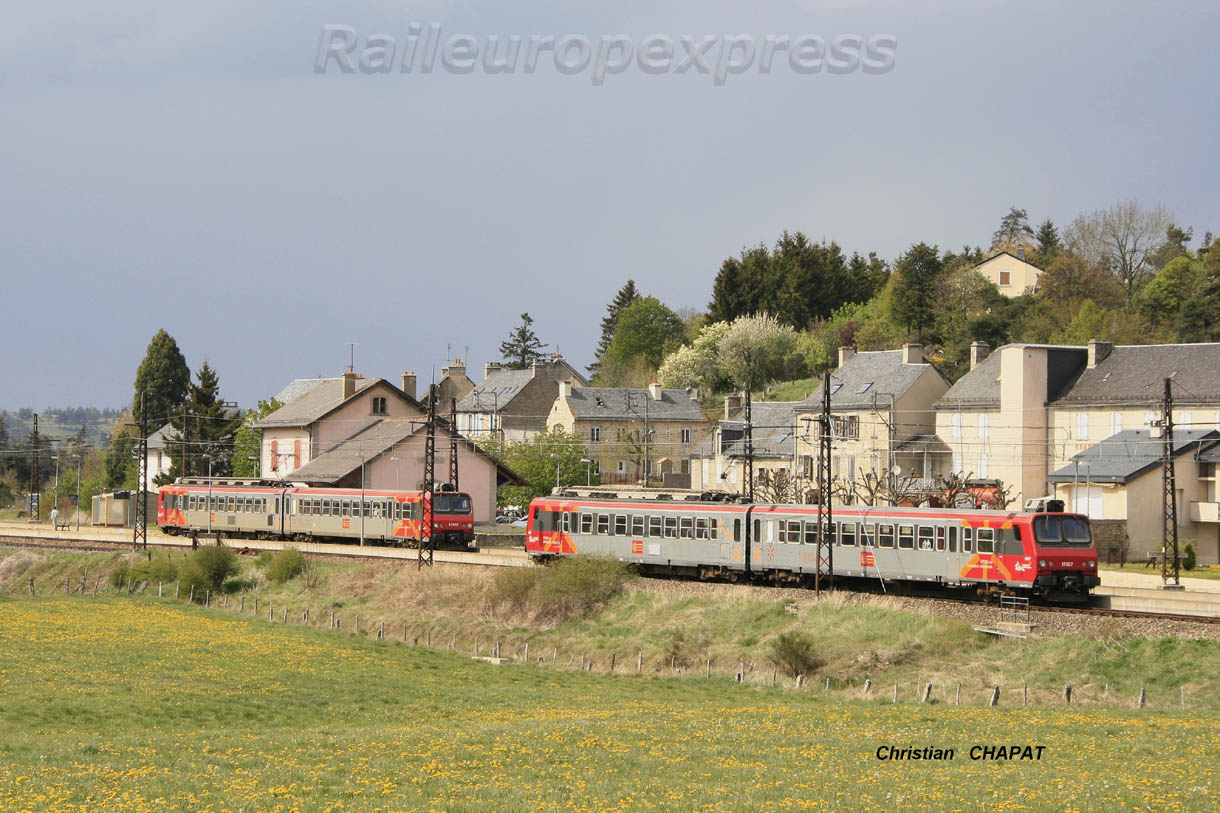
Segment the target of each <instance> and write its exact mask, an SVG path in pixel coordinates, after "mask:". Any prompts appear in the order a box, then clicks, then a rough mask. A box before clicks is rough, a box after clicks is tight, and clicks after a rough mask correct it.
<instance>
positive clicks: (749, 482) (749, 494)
mask: <svg viewBox="0 0 1220 813" xmlns="http://www.w3.org/2000/svg"><path fill="white" fill-rule="evenodd" d="M745 441H746V443H745V446H746V448H745V452H746V499H747V500H749V501H750V502H754V417H753V414H752V413H751V411H750V388H749V387H746V437H745Z"/></svg>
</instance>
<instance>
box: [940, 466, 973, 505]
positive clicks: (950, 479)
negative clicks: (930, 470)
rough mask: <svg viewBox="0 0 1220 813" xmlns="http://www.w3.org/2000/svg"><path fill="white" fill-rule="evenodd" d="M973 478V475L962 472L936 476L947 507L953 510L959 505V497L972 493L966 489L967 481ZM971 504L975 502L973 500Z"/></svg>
mask: <svg viewBox="0 0 1220 813" xmlns="http://www.w3.org/2000/svg"><path fill="white" fill-rule="evenodd" d="M971 476H972V475H971V474H966V473H964V472H960V471H957V472H950V473H949V474H938V475H936V483H937V485H938V486H939V488H940V491H941V494H942V499H943V500H944V501H945V505H947V506H949V507H950V508H952V507H954V506H955V505H957V503H958V498H959V497H961V496H962V495H963V494H969V493H970V489H969V488H967V487H966V481H967V480H969V479H970V477H971ZM971 502H973V499H972V500H971Z"/></svg>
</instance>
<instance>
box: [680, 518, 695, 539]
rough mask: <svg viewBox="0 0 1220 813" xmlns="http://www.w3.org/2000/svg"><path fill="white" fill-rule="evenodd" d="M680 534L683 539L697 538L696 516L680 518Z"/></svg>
mask: <svg viewBox="0 0 1220 813" xmlns="http://www.w3.org/2000/svg"><path fill="white" fill-rule="evenodd" d="M678 536H679V537H681V538H682V539H694V538H695V518H694V517H682V518H681V519H679V520H678Z"/></svg>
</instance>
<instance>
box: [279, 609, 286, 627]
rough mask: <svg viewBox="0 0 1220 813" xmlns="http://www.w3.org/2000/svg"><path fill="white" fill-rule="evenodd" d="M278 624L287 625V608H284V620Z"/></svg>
mask: <svg viewBox="0 0 1220 813" xmlns="http://www.w3.org/2000/svg"><path fill="white" fill-rule="evenodd" d="M280 623H281V624H287V623H288V608H287V607H285V608H284V620H283V621H281V622H280Z"/></svg>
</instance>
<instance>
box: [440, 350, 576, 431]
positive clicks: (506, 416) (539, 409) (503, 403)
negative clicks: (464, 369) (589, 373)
mask: <svg viewBox="0 0 1220 813" xmlns="http://www.w3.org/2000/svg"><path fill="white" fill-rule="evenodd" d="M561 382H568V383H570V384H573V385H575V386H578V387H584V386H588V383H589V382H588V381H587V380H586V379H585V377H584V376H582V375H581V374H580V373H579V372H577V370H576V368H574V367H573V366H572V365H570V364H568V362H567V361H565V360H564V358H563V356H562V355H560V354H559V353H552V354H551V355H550V357H549V358H546V359H542V360H539V361H535V362H534V363H533V364H532V365H531V366H529V367H527V368H525V369H523V370H512V369H508V368H505V367H503V366H502V365H500V364H495V363H490V362H489V363H488V364H485V365H484V366H483V380H482V381H481V382H480V383H479V384H478V385H477V386H475V387H474V388H473V389H472V390H471V391H470V392H468V393H467V394H466V395H465V396H464V397H463V398H462V399H461V400H459V401H458V405H457V425H458V431H460V432H461V433H462V434H463V435H465V436H467V437H471V438H475V439H478V438H491V437H494V438H496V439H497V440H502V441H503V440H509V441H514V442H521V441H524V440H529V439H530V438H531V437H533V436H534V435H537V434H538V433H539V432H545V431H546V428H547V417H548V416H549V414H550V411H551V405H552V404H554V403H555V399H556V398H557V397H558V396H559V385H560V383H561Z"/></svg>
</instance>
